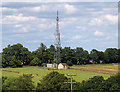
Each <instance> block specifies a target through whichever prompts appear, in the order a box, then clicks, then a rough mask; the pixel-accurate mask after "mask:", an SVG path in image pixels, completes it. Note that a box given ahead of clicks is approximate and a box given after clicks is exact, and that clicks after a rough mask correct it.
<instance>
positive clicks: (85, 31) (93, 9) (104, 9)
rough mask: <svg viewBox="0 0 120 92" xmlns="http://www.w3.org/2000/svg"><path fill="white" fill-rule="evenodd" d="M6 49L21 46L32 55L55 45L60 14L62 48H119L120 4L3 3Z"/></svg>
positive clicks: (89, 49) (4, 44)
mask: <svg viewBox="0 0 120 92" xmlns="http://www.w3.org/2000/svg"><path fill="white" fill-rule="evenodd" d="M0 8H2V10H3V12H2V36H3V37H2V48H5V47H6V46H7V45H8V44H11V45H12V44H16V43H21V44H23V45H24V46H25V47H27V48H28V49H29V50H30V51H34V50H36V49H37V48H38V47H39V46H40V43H41V42H43V43H44V44H45V45H46V46H47V47H49V46H50V45H52V44H54V41H55V37H54V33H55V30H56V12H57V10H58V11H59V26H60V33H61V46H62V47H65V46H70V47H71V48H76V47H82V48H84V49H86V50H88V51H91V50H92V49H97V50H100V51H101V50H102V51H104V50H105V49H106V48H117V47H118V22H117V21H118V3H117V2H114V3H110V2H107V3H105V2H104V3H100V2H99V3H95V2H84V3H83V2H77V3H76V2H71V3H69V2H66V3H65V2H61V3H60V2H59V3H57V2H56V3H39V2H37V3H35V2H34V3H32V2H30V3H28V2H26V3H25V2H23V3H20V2H19V3H15V2H11V3H5V2H4V3H3V5H2V7H0Z"/></svg>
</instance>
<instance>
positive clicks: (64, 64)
mask: <svg viewBox="0 0 120 92" xmlns="http://www.w3.org/2000/svg"><path fill="white" fill-rule="evenodd" d="M60 64H62V65H63V66H68V65H67V64H66V63H60Z"/></svg>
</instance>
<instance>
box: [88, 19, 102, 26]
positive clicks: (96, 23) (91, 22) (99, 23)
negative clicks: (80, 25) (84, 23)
mask: <svg viewBox="0 0 120 92" xmlns="http://www.w3.org/2000/svg"><path fill="white" fill-rule="evenodd" d="M88 24H89V25H101V24H103V21H102V20H101V19H100V18H93V19H91V21H90V22H89V23H88Z"/></svg>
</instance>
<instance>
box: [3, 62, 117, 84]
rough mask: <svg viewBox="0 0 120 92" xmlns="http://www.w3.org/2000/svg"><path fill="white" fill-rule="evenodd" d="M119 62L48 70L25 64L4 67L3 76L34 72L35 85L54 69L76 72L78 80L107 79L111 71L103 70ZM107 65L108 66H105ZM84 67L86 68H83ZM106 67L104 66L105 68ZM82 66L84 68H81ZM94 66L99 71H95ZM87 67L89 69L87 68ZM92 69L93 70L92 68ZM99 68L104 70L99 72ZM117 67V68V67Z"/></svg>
mask: <svg viewBox="0 0 120 92" xmlns="http://www.w3.org/2000/svg"><path fill="white" fill-rule="evenodd" d="M116 65H117V64H108V65H79V66H78V65H77V66H72V67H71V68H72V69H67V70H48V69H47V68H43V67H39V66H24V67H22V68H2V76H7V77H9V78H16V77H18V76H20V75H22V74H33V76H34V78H33V81H34V82H35V85H36V84H37V83H38V82H39V80H40V79H42V78H43V77H44V76H45V75H47V74H48V73H50V72H52V71H58V72H59V73H62V74H65V75H66V74H76V76H75V77H73V79H75V80H76V81H78V82H82V81H83V80H88V79H89V78H92V77H93V76H97V75H99V76H103V77H104V78H105V79H107V78H108V77H110V75H111V74H110V73H108V74H107V73H104V71H103V70H106V69H107V70H108V68H109V69H111V68H110V67H112V68H113V66H114V68H115V67H117V66H116ZM105 66H107V67H105ZM83 67H84V69H83ZM103 67H104V68H103ZM81 68H82V70H81ZM93 68H94V69H95V70H97V71H98V72H97V71H93ZM85 69H87V70H85ZM90 69H92V70H90ZM99 69H100V70H101V69H102V71H103V72H99ZM115 69H117V68H115Z"/></svg>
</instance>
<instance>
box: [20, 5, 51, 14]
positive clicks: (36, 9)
mask: <svg viewBox="0 0 120 92" xmlns="http://www.w3.org/2000/svg"><path fill="white" fill-rule="evenodd" d="M51 8H52V7H51ZM51 8H50V6H48V5H40V6H35V7H23V8H21V9H20V10H21V11H29V12H31V11H32V12H40V11H49V9H51Z"/></svg>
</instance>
